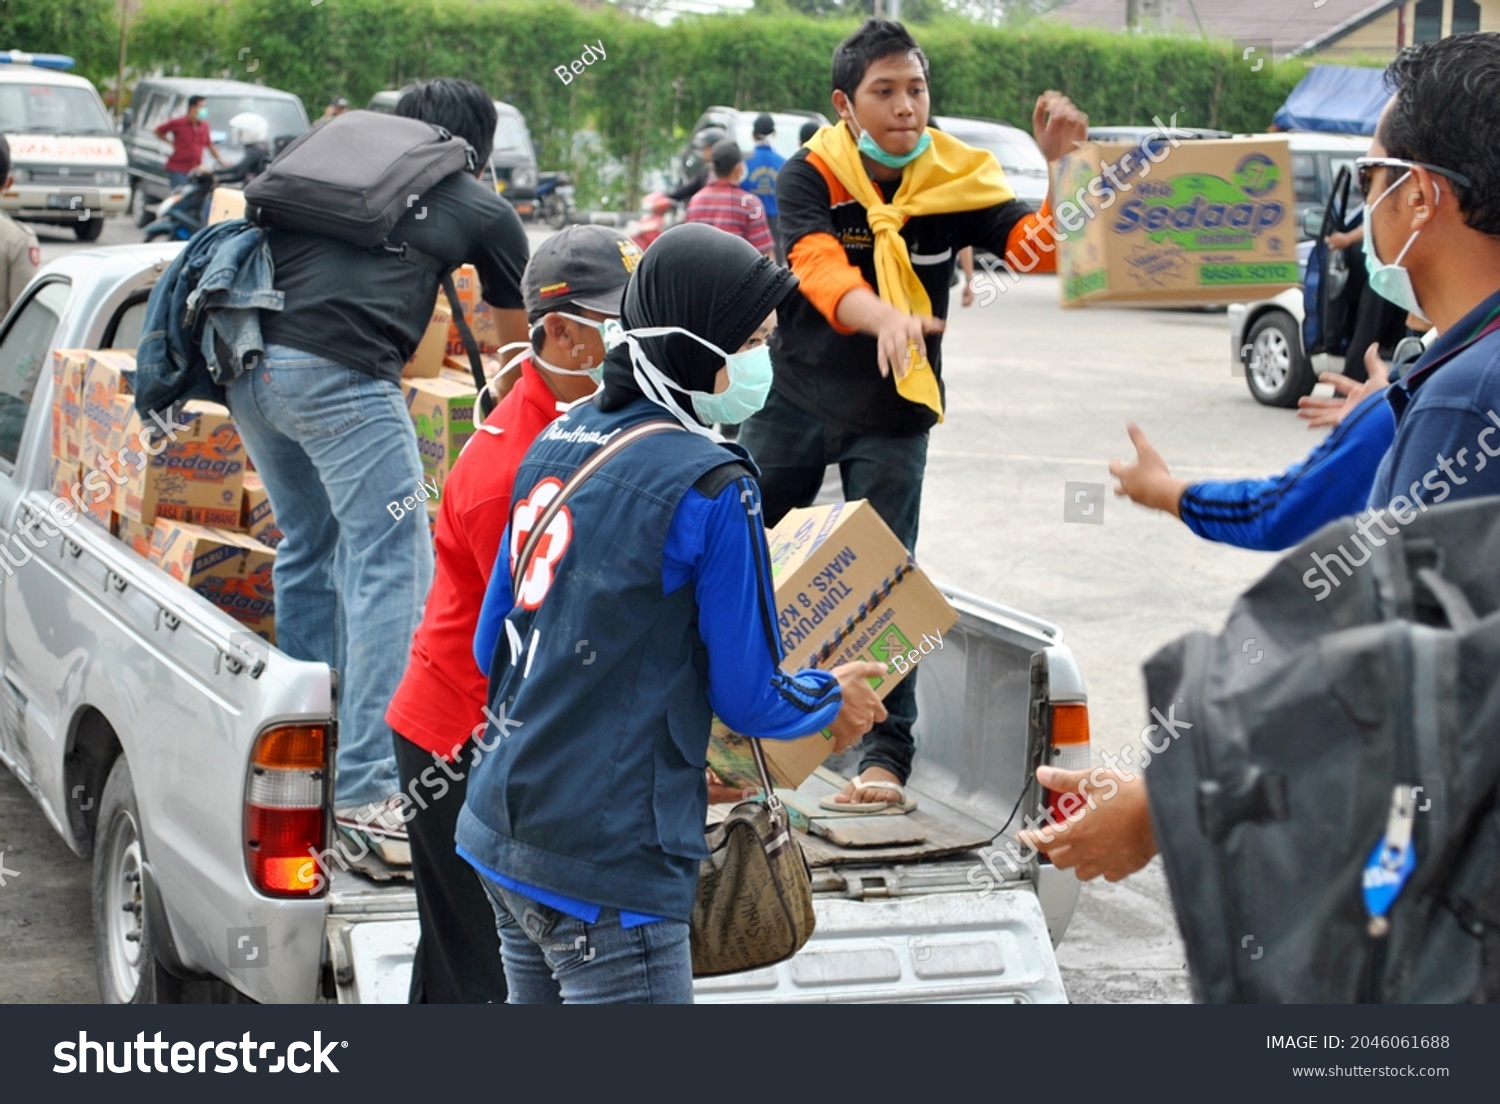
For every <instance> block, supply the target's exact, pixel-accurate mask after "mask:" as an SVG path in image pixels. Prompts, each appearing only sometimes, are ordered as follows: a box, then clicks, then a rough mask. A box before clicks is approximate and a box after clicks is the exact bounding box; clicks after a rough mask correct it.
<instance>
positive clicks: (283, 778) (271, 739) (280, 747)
mask: <svg viewBox="0 0 1500 1104" xmlns="http://www.w3.org/2000/svg"><path fill="white" fill-rule="evenodd" d="M328 775H329V771H328V729H327V728H326V727H325V726H323V725H284V726H282V727H279V728H271V729H267V730H266V731H265V732H263V733H261V735H260V738H259V739H257V740H256V741H255V749H254V751H252V752H251V754H250V777H249V779H248V780H247V781H246V783H245V864H246V866H247V867H248V868H249V871H250V880H251V881H252V882H253V883H254V884H255V888H256V889H258V890H260V892H262V893H264V894H267V895H268V896H271V897H316V896H318V895H319V894H320V893H322V892H323V887H324V885H325V884H326V882H325V879H324V878H323V877H322V876H321V875H320V874H319V873H318V862H317V859H316V856H318V855H321V854H322V853H323V849H324V846H325V844H326V838H325V836H326V830H327V820H326V818H325V817H324V815H323V807H324V804H325V797H326V787H327V785H328Z"/></svg>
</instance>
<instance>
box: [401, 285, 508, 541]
mask: <svg viewBox="0 0 1500 1104" xmlns="http://www.w3.org/2000/svg"><path fill="white" fill-rule="evenodd" d="M453 286H454V289H455V290H456V291H457V292H458V299H459V303H460V305H462V307H463V310H464V318H465V319H466V320H467V321H468V323H469V328H470V329H471V330H472V331H473V334H474V339H475V341H477V342H478V343H479V348H480V351H481V352H484V353H493V352H495V351H496V350H497V349H498V348H499V340H500V338H499V330H498V328H497V325H496V320H495V312H494V310H493V308H491V307H490V305H489V304H488V303H486V302H485V301H484V299H483V298H482V297H481V295H480V285H479V274H478V272H476V271H475V269H474V266H473V265H464V266H463V267H462V268H459V269H457V270H455V271H454V273H453ZM452 319H453V312H452V311H451V310H450V309H449V306H448V303H447V300H446V297H443V296H439V298H438V302H437V305H436V306H435V307H434V308H433V312H432V321H431V323H430V324H429V325H428V327H427V332H426V334H425V335H424V336H423V338H422V341H421V344H419V345H418V346H417V351H416V352H415V353H413V354H412V358H411V360H409V361H408V362H407V364H406V367H405V368H404V369H403V370H402V373H401V374H402V376H403V377H404V378H403V382H402V386H403V387H404V389H405V391H406V409H407V412H408V413H409V414H410V415H411V419H412V423H413V424H414V425H415V426H416V430H417V449H418V451H419V452H420V453H421V454H422V478H423V480H424V481H425V482H426V483H427V484H429V485H430V486H433V487H436V488H437V494H436V495H435V496H433V497H432V498H431V499H429V500H428V502H427V523H428V528H429V529H430V530H431V532H432V533H433V535H434V537H436V534H437V515H438V503H439V500H440V499H441V498H442V493H443V485H444V483H446V482H447V479H448V473H449V472H450V471H452V470H453V464H454V462H455V461H457V459H458V454H459V453H460V452H462V451H463V448H464V445H466V444H468V442H469V438H470V437H472V436H474V419H475V416H476V415H475V406H476V399H477V397H478V395H477V391H476V389H475V385H474V377H473V374H472V369H471V368H470V367H469V360H468V354H467V353H466V352H465V351H464V346H463V339H462V338H461V337H460V336H459V333H458V326H457V325H455V324H454V322H453V320H452Z"/></svg>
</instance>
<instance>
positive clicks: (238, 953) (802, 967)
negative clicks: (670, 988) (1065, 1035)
mask: <svg viewBox="0 0 1500 1104" xmlns="http://www.w3.org/2000/svg"><path fill="white" fill-rule="evenodd" d="M179 248H181V247H180V246H175V245H173V246H121V247H113V248H107V249H99V250H91V251H88V252H80V253H75V254H72V255H71V256H68V257H66V258H64V259H62V260H59V261H56V262H53V263H52V264H50V265H48V266H47V267H46V268H45V269H43V271H42V272H41V273H40V274H39V275H38V277H37V278H36V280H35V281H34V282H33V283H32V284H31V286H30V287H29V288H28V289H27V291H26V293H25V295H24V296H23V297H22V298H21V299H20V300H19V301H18V302H17V304H16V305H15V307H14V309H13V310H12V311H11V312H10V314H9V315H8V316H7V317H6V319H5V320H4V323H3V327H0V575H3V577H0V761H3V762H4V764H5V765H6V766H7V767H8V768H9V769H10V770H11V772H12V773H13V774H15V776H16V777H17V778H19V779H20V781H21V782H22V783H23V784H24V785H25V786H26V788H27V789H28V790H29V791H30V792H31V793H32V795H33V796H34V797H35V798H36V801H37V803H38V805H40V807H41V808H42V810H43V812H44V813H45V814H46V817H47V819H48V821H49V822H50V823H51V824H52V826H53V828H54V829H55V830H56V831H57V833H58V834H59V835H61V836H62V838H63V839H64V840H66V841H67V843H68V846H69V847H71V848H72V850H73V851H74V852H75V853H76V854H77V855H78V856H79V857H80V858H83V859H86V860H91V861H92V863H93V908H94V928H95V945H96V957H97V964H98V977H99V994H100V998H101V1000H103V1001H105V1002H110V1003H113V1002H138V1003H149V1002H169V1001H226V1000H230V1001H238V1000H251V1001H258V1002H266V1003H280V1002H316V1001H329V1002H334V1001H336V1002H382V1001H404V1000H405V998H406V986H407V979H408V977H409V972H410V957H411V951H412V948H413V945H414V943H415V938H416V930H417V922H416V909H415V898H414V896H413V894H412V891H411V889H410V886H409V884H408V883H407V882H405V881H404V880H402V879H400V878H399V877H398V878H390V877H389V874H390V872H389V871H384V870H381V869H373V868H371V867H369V866H368V865H367V866H366V867H365V868H363V869H362V870H344V869H334V870H333V871H332V872H331V877H329V878H327V879H322V878H319V879H317V882H318V886H317V888H318V892H317V894H316V895H314V896H308V895H306V893H305V891H304V893H303V895H302V896H300V897H293V896H286V895H284V893H283V891H282V890H281V889H279V888H278V887H279V886H284V885H287V884H289V882H290V883H291V884H295V883H296V881H297V879H296V878H291V879H288V877H287V871H288V869H289V867H288V865H287V864H291V863H296V864H297V865H298V866H300V867H302V868H303V869H304V870H305V869H306V863H307V862H309V861H311V860H310V859H309V858H308V857H307V856H306V854H305V849H306V843H307V840H308V838H309V835H308V834H309V833H311V834H312V838H313V839H315V840H316V841H317V846H318V847H320V848H322V847H327V846H328V845H329V843H330V842H331V832H332V829H331V816H330V812H329V807H328V806H329V799H330V796H331V795H330V787H329V786H328V769H327V766H328V765H329V764H331V763H332V761H333V750H332V749H333V746H334V741H335V739H336V729H337V715H338V714H337V701H338V694H337V678H336V676H335V674H334V673H332V672H330V670H329V669H328V668H327V667H326V666H324V665H322V664H317V663H306V662H302V661H299V660H296V659H293V658H291V657H290V656H288V655H286V654H284V653H282V652H280V651H278V650H276V649H274V648H270V647H269V646H264V645H260V644H258V643H254V642H258V640H259V638H256V637H250V636H248V634H246V633H245V632H244V631H243V630H242V629H241V627H240V626H239V624H238V623H237V622H235V621H234V620H232V619H231V618H230V617H229V616H227V615H226V614H224V613H222V612H221V611H220V610H219V609H218V608H217V607H215V606H213V605H211V604H210V603H209V602H208V601H207V600H206V599H204V598H201V597H200V596H199V595H197V594H195V593H194V592H193V591H191V590H189V589H188V588H187V587H185V586H184V585H183V584H181V583H179V582H177V581H176V580H174V579H172V578H171V577H170V576H168V575H167V574H166V573H165V572H164V571H162V570H160V569H159V568H157V567H155V566H153V565H152V564H150V563H149V562H147V561H146V560H144V559H142V558H140V557H139V556H137V555H135V554H134V553H133V552H131V551H130V550H129V549H128V548H127V547H126V546H125V545H123V544H122V543H120V542H118V541H117V540H115V539H114V538H112V537H111V536H110V535H109V534H108V533H107V532H106V531H105V530H104V529H103V528H101V527H99V526H97V525H95V524H94V523H93V522H91V521H90V520H89V519H87V518H85V517H74V518H72V519H70V520H69V521H68V522H66V523H64V522H62V521H60V518H62V517H66V516H67V511H62V510H55V511H54V505H57V506H60V505H61V504H60V503H57V501H56V499H55V497H54V495H53V493H52V491H51V490H50V489H49V479H48V467H49V454H50V449H51V445H50V440H51V409H52V390H53V385H52V369H51V361H52V357H51V352H52V350H53V349H56V348H133V347H134V346H135V344H136V343H137V338H138V335H139V332H140V328H141V322H142V318H143V315H144V311H145V301H146V297H147V295H148V294H149V292H150V289H151V287H152V285H153V284H154V283H155V281H156V280H157V279H158V278H159V277H160V276H161V274H162V272H164V271H165V269H166V266H167V265H168V264H169V263H170V262H171V259H172V257H173V256H174V255H175V251H176V250H177V249H179ZM945 593H947V595H948V597H949V599H950V601H952V603H953V605H954V606H955V607H956V608H957V610H958V612H959V621H958V624H957V625H956V626H955V627H954V628H953V630H952V631H951V634H950V635H947V636H945V637H944V643H945V646H944V647H943V648H942V649H941V650H940V651H938V652H936V653H934V654H933V655H932V656H930V657H928V658H927V659H926V660H925V661H924V664H923V666H924V671H923V674H922V679H921V681H920V683H919V693H918V698H919V704H920V710H921V720H920V722H919V727H918V744H919V748H920V750H919V754H918V757H917V762H918V768H917V771H916V773H915V775H914V776H913V778H912V783H911V786H910V789H911V790H912V791H913V793H914V795H915V796H916V798H917V799H918V801H919V803H920V808H919V809H918V810H917V812H915V813H913V814H911V816H909V817H901V818H894V817H874V818H858V820H859V821H861V822H862V824H853V823H851V819H850V818H844V819H843V820H842V821H841V822H840V821H838V820H837V819H836V818H829V819H826V820H825V819H821V818H818V817H817V816H816V814H815V812H814V814H813V816H812V818H811V819H810V820H804V821H803V824H804V826H805V827H806V828H807V829H809V831H808V833H807V834H806V835H805V836H804V837H803V838H804V846H805V847H806V849H807V852H808V855H809V859H810V862H811V863H812V866H813V873H814V889H815V892H816V902H817V905H816V907H817V912H818V930H817V933H816V935H815V936H814V937H813V939H812V941H811V942H810V943H809V944H808V945H807V946H806V947H805V948H804V949H803V950H802V952H801V953H800V954H798V955H797V956H796V957H794V958H793V959H792V960H790V961H789V962H786V963H783V964H781V965H780V966H778V967H775V968H772V969H766V970H761V971H756V972H753V973H747V974H738V975H733V976H730V977H725V978H717V979H713V980H706V981H702V982H700V983H699V984H698V987H697V992H698V999H699V1000H701V1001H704V1002H710V1001H734V1002H753V1001H807V1002H820V1003H821V1002H843V1001H861V1002H870V1001H976V1002H977V1001H1006V1002H1020V1001H1026V1002H1030V1001H1046V1002H1056V1001H1062V1000H1065V999H1066V997H1065V994H1064V992H1063V987H1062V982H1061V978H1060V976H1059V974H1058V969H1057V963H1056V959H1055V958H1054V955H1053V945H1054V944H1055V942H1056V941H1057V940H1058V939H1060V938H1061V937H1062V934H1063V931H1064V929H1065V928H1066V927H1067V924H1068V921H1069V919H1070V918H1071V916H1072V912H1073V907H1074V904H1075V902H1076V900H1077V896H1078V883H1077V881H1076V880H1075V879H1074V878H1073V877H1072V876H1071V875H1070V874H1067V873H1065V872H1062V871H1058V870H1056V869H1055V868H1053V867H1051V866H1049V865H1047V864H1046V863H1044V862H1042V863H1039V862H1037V861H1036V860H1035V859H1031V860H1029V861H1027V862H1025V863H1022V864H1021V865H1020V866H1017V867H1007V866H1006V865H1005V864H1004V862H999V863H997V862H995V861H993V859H992V860H991V861H990V862H989V863H988V864H985V863H984V862H983V851H984V849H985V848H987V847H988V846H989V845H990V844H991V843H992V842H993V841H995V840H996V838H997V837H998V836H1000V834H1001V833H1009V832H1010V831H1014V830H1015V829H1016V828H1018V827H1020V825H1021V822H1022V819H1023V818H1024V817H1026V816H1028V815H1038V814H1039V813H1040V811H1041V808H1042V803H1043V801H1044V798H1045V795H1044V794H1043V793H1042V791H1041V790H1040V789H1039V787H1038V786H1037V785H1036V783H1035V781H1034V780H1033V778H1032V770H1033V768H1034V767H1035V766H1036V765H1037V764H1038V763H1040V762H1042V761H1044V760H1046V761H1054V760H1057V759H1058V758H1059V756H1062V757H1064V758H1066V759H1067V760H1068V765H1077V764H1079V763H1084V762H1086V761H1087V746H1088V745H1087V743H1083V744H1081V745H1080V744H1079V743H1077V742H1076V739H1077V734H1078V732H1079V722H1080V717H1082V718H1083V724H1084V728H1083V731H1084V732H1086V701H1085V695H1084V689H1083V683H1082V679H1081V677H1080V675H1079V672H1078V669H1077V665H1076V664H1075V662H1074V659H1073V655H1072V653H1071V652H1070V651H1069V650H1068V648H1067V646H1066V645H1065V644H1064V643H1063V638H1062V633H1061V631H1060V630H1058V629H1057V628H1056V627H1055V626H1052V625H1049V624H1047V623H1045V622H1043V621H1040V620H1037V619H1036V618H1033V617H1030V616H1027V615H1025V614H1022V613H1018V612H1016V611H1013V610H1008V609H1005V608H1002V607H1000V606H997V605H994V604H992V603H989V602H986V601H984V600H982V599H980V598H977V597H973V596H970V595H966V594H963V593H960V592H957V591H953V590H945ZM406 644H407V642H406V641H392V642H391V646H392V647H402V648H404V647H406ZM1061 711H1067V714H1066V715H1067V717H1068V722H1067V725H1066V727H1067V729H1068V730H1069V732H1070V733H1072V737H1071V738H1072V739H1073V740H1074V741H1075V742H1073V743H1071V744H1070V746H1069V747H1068V748H1067V749H1066V750H1065V751H1060V750H1059V746H1058V743H1059V741H1057V740H1054V725H1055V722H1056V719H1057V718H1058V717H1060V716H1062V712H1061ZM1058 727H1059V730H1060V728H1061V727H1063V726H1058ZM829 777H830V776H828V775H827V774H826V773H823V774H820V775H815V776H814V777H813V778H812V779H810V780H809V781H808V783H806V784H805V785H804V787H803V790H802V791H800V792H799V794H797V795H793V797H794V799H795V801H796V804H798V805H801V806H803V807H805V808H809V809H812V810H815V809H816V799H817V796H818V794H819V793H820V792H826V790H827V788H828V787H829V786H830V785H831V782H830V781H829ZM820 788H821V789H820ZM892 821H900V822H901V824H900V826H899V828H893V826H892V824H891V822H892ZM285 839H292V840H296V841H298V843H297V845H298V846H300V847H302V849H303V853H302V854H297V853H295V852H292V851H288V850H287V845H286V844H284V843H280V842H278V841H279V840H285ZM303 881H304V882H305V879H303ZM325 881H326V884H324V883H325Z"/></svg>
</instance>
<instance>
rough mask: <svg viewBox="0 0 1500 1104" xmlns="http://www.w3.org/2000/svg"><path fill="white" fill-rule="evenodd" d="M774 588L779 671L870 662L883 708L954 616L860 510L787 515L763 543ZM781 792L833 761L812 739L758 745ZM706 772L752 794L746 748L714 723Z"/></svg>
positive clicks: (888, 535)
mask: <svg viewBox="0 0 1500 1104" xmlns="http://www.w3.org/2000/svg"><path fill="white" fill-rule="evenodd" d="M766 541H767V543H768V544H769V545H770V549H771V575H772V578H773V579H774V580H775V587H776V618H777V623H778V625H779V627H780V629H781V640H782V646H783V647H784V648H785V650H786V659H785V661H784V662H783V663H782V665H781V667H782V670H784V671H799V670H801V669H802V668H804V667H817V668H819V669H822V670H825V671H826V670H831V669H833V668H834V667H838V666H840V665H841V664H844V663H853V662H855V661H858V660H873V661H875V662H877V663H881V664H884V665H885V668H886V671H887V675H886V677H884V678H882V679H880V680H878V681H877V682H875V683H874V684H873V685H874V687H875V690H876V692H877V693H879V695H880V696H881V697H882V698H884V697H885V696H886V695H887V694H889V693H890V692H891V690H892V689H893V688H894V687H895V686H896V685H897V684H899V683H900V682H901V680H902V679H903V678H905V677H906V675H907V674H909V673H910V672H911V671H912V670H914V669H915V668H916V667H917V666H919V665H920V664H921V661H922V659H923V658H925V657H926V656H928V655H931V654H932V653H933V652H935V651H937V650H938V649H940V648H942V647H943V634H944V633H945V632H947V631H948V630H949V629H950V628H952V627H953V625H954V624H955V623H956V622H957V621H958V614H957V613H956V612H955V611H954V609H953V607H952V606H950V605H949V604H948V601H947V599H946V598H944V597H943V595H942V593H941V592H940V591H939V590H938V589H937V587H935V586H933V585H932V583H931V581H930V580H929V579H928V578H927V576H926V575H925V574H924V573H923V571H922V569H921V568H919V567H918V566H917V565H916V564H915V563H914V562H913V561H912V559H911V557H910V556H909V555H908V554H907V551H906V549H905V548H904V547H902V545H901V542H900V541H899V540H897V539H896V536H895V534H894V533H892V532H891V531H890V529H889V528H888V527H887V526H886V524H885V522H884V521H882V520H881V519H880V516H879V515H878V514H876V512H875V510H874V508H873V507H871V506H870V504H869V503H868V502H865V501H863V500H860V501H857V502H840V503H835V504H833V505H830V506H814V507H812V508H810V509H806V510H793V511H792V512H791V513H789V514H787V516H786V517H785V518H783V519H782V522H781V524H780V525H778V526H776V528H775V529H773V530H771V531H770V532H769V533H768V534H767V535H766ZM761 749H762V750H763V751H764V752H765V755H766V763H767V765H768V766H769V767H770V768H771V777H772V779H773V780H774V781H775V782H776V784H777V785H779V786H786V787H795V786H800V785H801V784H802V782H803V781H804V780H805V779H806V778H807V776H808V775H810V774H812V772H813V771H814V770H816V769H817V768H818V766H819V765H820V764H821V763H822V762H823V760H824V759H826V758H828V756H829V755H830V754H831V753H832V751H833V739H832V737H831V736H828V735H826V734H825V733H816V734H814V735H811V736H806V737H803V738H802V739H800V740H765V741H762V743H761ZM708 762H709V766H711V767H713V769H714V770H715V772H716V773H717V774H718V775H719V777H720V778H722V779H724V781H725V782H727V783H729V784H730V785H736V786H759V784H760V782H759V775H758V774H757V772H756V770H755V762H754V760H753V759H752V758H751V754H750V749H749V746H748V745H747V744H746V743H745V741H744V740H743V739H742V738H741V737H739V736H736V735H735V734H734V733H733V732H731V731H730V730H729V729H728V728H727V727H726V726H725V725H724V724H723V723H722V722H720V721H718V720H715V721H714V725H713V730H712V734H711V736H710V738H709V748H708Z"/></svg>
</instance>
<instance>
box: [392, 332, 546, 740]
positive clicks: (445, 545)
mask: <svg viewBox="0 0 1500 1104" xmlns="http://www.w3.org/2000/svg"><path fill="white" fill-rule="evenodd" d="M558 414H559V411H558V409H557V396H556V395H554V394H553V393H552V389H551V388H549V387H548V386H547V382H546V381H545V380H544V379H542V377H541V375H540V374H539V373H538V372H537V370H536V368H535V366H534V365H533V364H532V363H531V358H530V357H528V358H527V359H526V360H524V361H522V364H521V379H520V381H519V382H518V383H517V384H516V385H515V387H514V388H512V389H511V391H510V393H509V394H507V395H506V396H505V398H504V400H503V401H502V402H501V403H500V405H499V406H498V407H497V408H496V409H495V410H494V411H492V412H491V414H490V416H489V417H488V418H486V419H485V421H484V427H482V428H481V429H480V430H479V431H478V432H476V433H475V434H474V436H473V437H471V438H470V439H469V443H468V444H467V445H466V446H465V447H464V451H463V453H462V454H461V455H460V456H459V458H458V460H457V462H456V463H455V464H454V465H453V471H452V473H451V474H450V475H449V476H448V482H447V484H446V485H445V486H444V487H443V497H442V500H441V502H440V504H439V506H438V521H437V568H436V571H435V572H434V574H433V579H432V590H431V592H430V593H429V594H428V595H427V608H426V610H425V612H424V613H423V615H422V624H421V625H420V626H419V627H418V629H417V634H416V636H415V637H413V638H412V643H411V658H410V659H409V660H408V661H407V664H406V676H405V677H404V678H403V679H402V680H401V685H400V686H399V687H398V688H397V689H396V696H395V697H394V698H392V699H391V704H390V708H389V709H387V710H386V714H385V720H386V723H387V724H389V725H390V726H391V728H392V729H394V730H395V731H396V732H397V733H399V734H400V735H402V736H404V737H406V738H407V739H408V740H410V741H411V742H412V743H414V744H416V745H417V746H418V747H421V748H425V749H426V750H428V751H430V752H433V753H434V754H436V755H440V756H442V757H443V758H444V759H448V760H452V758H453V753H454V752H455V751H456V750H457V749H458V748H459V747H460V746H462V744H463V743H464V741H465V740H468V739H469V738H470V737H471V736H472V735H473V733H474V728H475V726H476V725H479V724H481V723H483V721H484V705H485V690H486V687H487V680H486V678H485V677H484V675H483V674H481V673H480V671H479V668H478V667H476V666H475V665H474V629H475V626H477V625H478V623H479V607H480V606H481V605H483V603H484V592H485V591H486V590H487V589H488V588H489V584H490V574H491V572H493V571H494V569H495V559H496V557H497V556H499V554H500V540H501V538H502V537H503V536H504V535H505V526H506V523H507V522H509V521H510V491H511V486H512V484H514V483H515V480H516V469H517V468H519V467H520V466H521V460H522V458H523V457H524V456H525V455H526V450H527V449H529V448H530V447H531V443H532V441H534V440H536V437H537V435H538V434H539V433H541V432H542V430H544V429H546V428H547V426H548V425H549V424H550V423H551V422H552V421H553V420H554V419H555V418H556V417H557V416H558Z"/></svg>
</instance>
